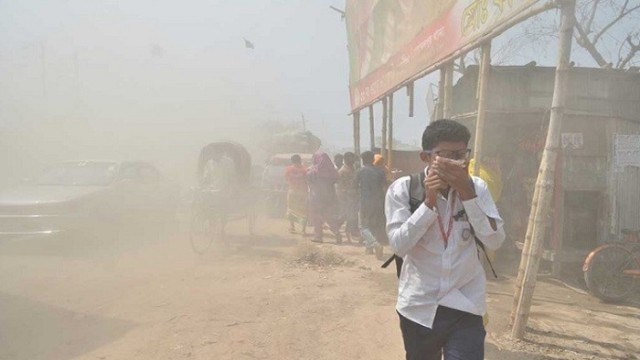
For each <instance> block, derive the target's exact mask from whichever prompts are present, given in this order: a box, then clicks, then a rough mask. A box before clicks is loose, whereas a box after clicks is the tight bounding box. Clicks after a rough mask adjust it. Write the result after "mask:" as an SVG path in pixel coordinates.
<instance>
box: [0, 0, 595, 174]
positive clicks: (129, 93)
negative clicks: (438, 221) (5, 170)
mask: <svg viewBox="0 0 640 360" xmlns="http://www.w3.org/2000/svg"><path fill="white" fill-rule="evenodd" d="M329 5H333V6H335V7H337V8H344V0H335V1H326V0H208V1H206V0H190V1H188V2H180V3H179V2H176V1H168V0H154V1H151V0H128V1H122V0H121V1H115V0H55V1H54V0H20V1H15V0H0V79H2V81H1V82H0V131H2V132H4V133H5V134H13V133H15V134H22V135H24V133H27V134H29V137H28V138H25V139H24V141H22V140H21V141H18V140H16V139H17V138H13V139H12V138H9V139H8V140H7V137H5V138H3V137H1V136H0V141H4V142H5V144H2V143H0V148H2V146H3V145H4V146H5V147H6V148H10V147H11V145H10V144H9V145H7V144H8V143H10V142H11V141H12V140H13V144H14V145H15V143H16V142H17V143H19V144H23V145H24V147H25V148H30V147H35V148H37V149H40V153H38V152H37V151H33V153H34V154H36V155H35V156H44V158H46V159H47V160H49V159H51V160H53V159H54V158H56V157H59V158H62V157H68V156H70V154H73V153H74V151H75V150H77V149H83V151H87V152H88V153H92V154H93V156H119V157H122V156H124V155H125V154H135V156H139V157H153V156H152V154H162V157H164V158H169V157H172V156H173V157H174V160H175V161H182V159H184V158H185V157H187V156H195V152H196V150H197V149H199V148H200V147H202V146H204V145H205V144H206V143H208V142H210V141H214V140H218V139H223V138H231V139H235V140H240V141H242V140H244V141H246V142H247V143H249V145H250V146H251V145H255V144H254V143H255V138H256V134H255V132H256V131H258V130H257V129H258V126H257V125H258V124H260V123H263V122H265V121H278V122H283V123H298V124H300V123H301V122H302V121H301V119H302V116H304V118H305V120H306V125H307V127H308V129H309V130H311V131H312V132H313V133H315V134H316V135H317V136H319V137H320V138H321V139H322V141H323V144H324V146H325V148H326V149H328V150H337V149H341V148H345V147H348V146H350V145H351V144H352V125H351V118H350V117H349V116H348V113H349V112H350V109H349V92H348V71H349V69H348V54H347V40H346V31H345V23H344V21H343V20H342V19H341V17H340V14H339V13H337V12H335V11H333V10H331V9H330V8H329ZM549 16H550V19H551V21H556V20H557V17H558V16H557V12H552V13H551V14H550V15H549ZM554 19H555V20H554ZM524 26H528V25H526V24H525V25H524ZM517 31H518V30H517V29H516V30H513V31H512V32H510V33H512V34H515V33H516V32H517ZM514 36H515V35H509V33H507V34H505V35H504V36H502V37H501V39H499V40H498V46H494V49H497V48H499V43H500V42H501V41H502V42H504V41H507V40H506V39H508V38H513V37H514ZM244 38H246V39H248V40H249V41H250V42H252V43H253V44H254V46H255V49H248V48H246V47H245V42H244V40H243V39H244ZM554 48H555V46H548V47H545V48H544V49H542V50H543V51H541V49H528V50H526V51H524V52H519V53H517V54H514V55H513V56H511V57H510V59H511V63H512V64H524V63H527V62H529V61H530V59H531V57H532V56H533V55H536V56H537V57H538V58H539V59H537V60H538V61H539V63H540V64H545V61H546V63H547V64H548V65H551V64H552V63H553V58H554V51H553V50H554ZM529 54H531V56H529ZM578 57H580V55H578ZM583 58H584V57H583ZM584 59H586V58H584ZM584 63H585V64H586V65H591V64H589V63H588V60H585V61H584ZM436 82H437V78H436V77H435V76H431V77H427V78H426V79H423V80H421V81H420V82H418V83H417V85H416V102H415V104H416V110H415V112H416V116H415V117H414V118H409V117H408V115H407V112H408V111H407V98H406V95H405V93H404V92H403V91H401V92H398V93H397V94H396V113H395V120H396V121H395V128H394V131H395V135H396V137H397V138H398V139H399V140H401V141H403V142H405V143H408V144H414V145H417V144H418V143H419V139H418V138H419V134H420V133H421V131H422V129H423V128H424V126H425V125H426V124H427V122H428V115H427V110H426V102H425V100H424V99H425V97H426V92H427V89H428V87H429V86H430V85H429V84H430V83H433V84H435V83H436ZM376 114H377V119H378V121H377V126H378V129H377V133H379V126H380V121H379V114H380V108H379V105H377V106H376ZM363 123H365V124H366V121H363ZM365 124H363V127H362V131H363V136H362V138H363V146H364V147H366V146H368V141H367V140H366V139H368V136H366V134H367V133H368V127H367V125H365ZM78 129H81V130H82V131H78ZM55 134H57V137H56V136H54V135H55ZM79 134H81V135H79ZM86 134H91V136H88V135H86ZM3 139H4V140H3ZM42 144H48V145H49V147H47V146H45V145H42ZM31 145H33V146H31ZM49 148H51V149H54V151H44V150H43V149H46V150H49ZM60 149H62V150H60ZM87 149H90V150H87ZM5 153H6V152H5ZM42 154H44V155H42ZM178 154H179V155H178ZM54 155H55V156H54ZM5 162H6V161H5ZM0 165H1V164H0Z"/></svg>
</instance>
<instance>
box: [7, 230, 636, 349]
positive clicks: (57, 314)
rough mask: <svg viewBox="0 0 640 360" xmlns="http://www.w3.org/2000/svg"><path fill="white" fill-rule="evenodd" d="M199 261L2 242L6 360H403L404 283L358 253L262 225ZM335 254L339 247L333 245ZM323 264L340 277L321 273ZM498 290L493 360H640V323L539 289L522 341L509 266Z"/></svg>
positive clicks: (629, 312) (166, 250) (145, 247)
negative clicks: (400, 286) (513, 315)
mask: <svg viewBox="0 0 640 360" xmlns="http://www.w3.org/2000/svg"><path fill="white" fill-rule="evenodd" d="M259 229H260V230H259V234H258V235H257V236H256V237H254V238H250V237H248V236H246V235H244V234H246V230H245V228H244V224H237V225H235V226H232V227H231V228H230V229H229V233H230V234H231V235H230V236H231V239H230V240H231V242H232V245H231V247H230V248H229V249H225V248H224V246H223V245H222V244H215V245H214V248H213V249H211V251H210V252H208V253H207V254H205V255H204V256H197V255H195V254H194V253H193V252H192V251H191V249H190V247H189V243H188V239H187V237H186V235H185V233H184V231H178V232H177V233H175V234H174V235H172V236H171V237H169V238H165V239H162V240H157V239H153V241H142V240H140V237H138V236H132V237H130V238H125V239H121V240H119V241H115V240H114V242H113V243H102V244H92V245H91V246H88V245H85V246H78V244H74V245H73V246H62V245H61V244H59V243H53V242H46V241H29V242H25V241H22V242H6V241H5V242H3V243H0V359H3V360H4V359H6V360H22V359H24V360H27V359H28V360H38V359H47V360H59V359H101V360H103V359H327V360H328V359H380V360H383V359H384V360H389V359H402V358H403V348H402V341H401V337H400V332H399V329H398V321H397V316H396V314H395V312H394V309H393V306H394V303H395V285H396V279H395V274H394V273H393V272H392V271H390V270H382V269H379V262H378V261H377V260H375V258H373V257H372V256H365V255H364V254H363V249H362V248H361V247H360V246H358V245H348V244H347V245H342V246H336V245H333V244H331V243H327V244H323V245H320V246H315V245H310V244H309V243H308V240H306V239H303V238H301V237H299V236H296V235H290V234H287V233H286V231H285V230H286V225H285V224H284V223H283V222H280V221H276V220H266V219H261V222H260V223H259ZM329 241H330V240H329ZM318 256H320V257H322V256H324V258H323V259H329V260H330V262H332V263H335V264H337V263H341V264H338V265H335V266H318V265H314V264H313V262H314V261H315V260H314V259H316V260H317V259H318V258H319V257H318ZM499 272H500V273H501V275H502V278H501V279H500V280H499V281H491V282H490V283H489V287H488V292H489V294H488V298H489V306H490V319H491V320H490V323H489V326H488V337H487V351H486V358H487V359H496V360H497V359H500V360H504V359H507V360H509V359H637V358H638V354H639V353H640V311H639V310H638V307H636V306H633V304H630V305H626V306H622V305H607V304H601V303H599V302H598V301H597V300H595V299H594V298H593V297H591V296H589V295H587V294H584V293H581V292H580V291H579V290H573V289H570V288H568V287H566V286H564V285H562V284H560V283H557V282H554V281H551V280H549V281H544V280H543V281H540V282H539V284H538V288H537V289H536V298H535V300H534V304H533V308H532V312H533V313H532V317H531V319H530V321H529V327H530V329H529V331H528V334H527V341H524V342H514V341H512V340H510V337H509V336H508V334H509V327H508V317H509V311H510V306H511V302H512V291H513V283H512V278H511V277H510V276H509V275H510V269H509V268H508V267H505V266H503V267H501V268H499Z"/></svg>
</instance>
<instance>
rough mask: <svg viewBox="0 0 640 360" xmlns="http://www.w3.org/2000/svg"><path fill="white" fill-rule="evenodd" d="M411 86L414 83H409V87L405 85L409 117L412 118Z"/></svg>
mask: <svg viewBox="0 0 640 360" xmlns="http://www.w3.org/2000/svg"><path fill="white" fill-rule="evenodd" d="M413 85H414V83H409V85H407V96H409V117H413V99H414V97H413V93H414V91H413ZM429 115H431V114H429Z"/></svg>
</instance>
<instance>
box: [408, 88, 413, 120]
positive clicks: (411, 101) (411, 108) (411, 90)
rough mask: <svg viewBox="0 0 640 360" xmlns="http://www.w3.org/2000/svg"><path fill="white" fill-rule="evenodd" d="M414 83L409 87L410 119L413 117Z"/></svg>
mask: <svg viewBox="0 0 640 360" xmlns="http://www.w3.org/2000/svg"><path fill="white" fill-rule="evenodd" d="M413 89H414V83H409V84H408V85H407V96H409V117H413V99H414V96H413V95H414V91H413Z"/></svg>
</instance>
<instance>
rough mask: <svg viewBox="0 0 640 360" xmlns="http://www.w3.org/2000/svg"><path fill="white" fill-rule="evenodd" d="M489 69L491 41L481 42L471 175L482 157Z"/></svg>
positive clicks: (475, 172) (476, 169) (476, 170)
mask: <svg viewBox="0 0 640 360" xmlns="http://www.w3.org/2000/svg"><path fill="white" fill-rule="evenodd" d="M490 70H491V41H488V42H486V43H484V44H482V60H481V62H480V74H479V76H478V96H477V98H478V111H477V118H476V134H475V135H476V136H475V140H474V141H473V149H474V151H473V158H474V159H475V161H474V165H473V169H472V170H473V172H472V173H473V175H474V176H478V174H479V173H480V161H481V159H482V154H483V152H482V145H483V143H484V120H485V118H486V117H487V116H486V115H487V113H486V108H487V98H488V95H489V94H487V89H488V85H489V72H490Z"/></svg>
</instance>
